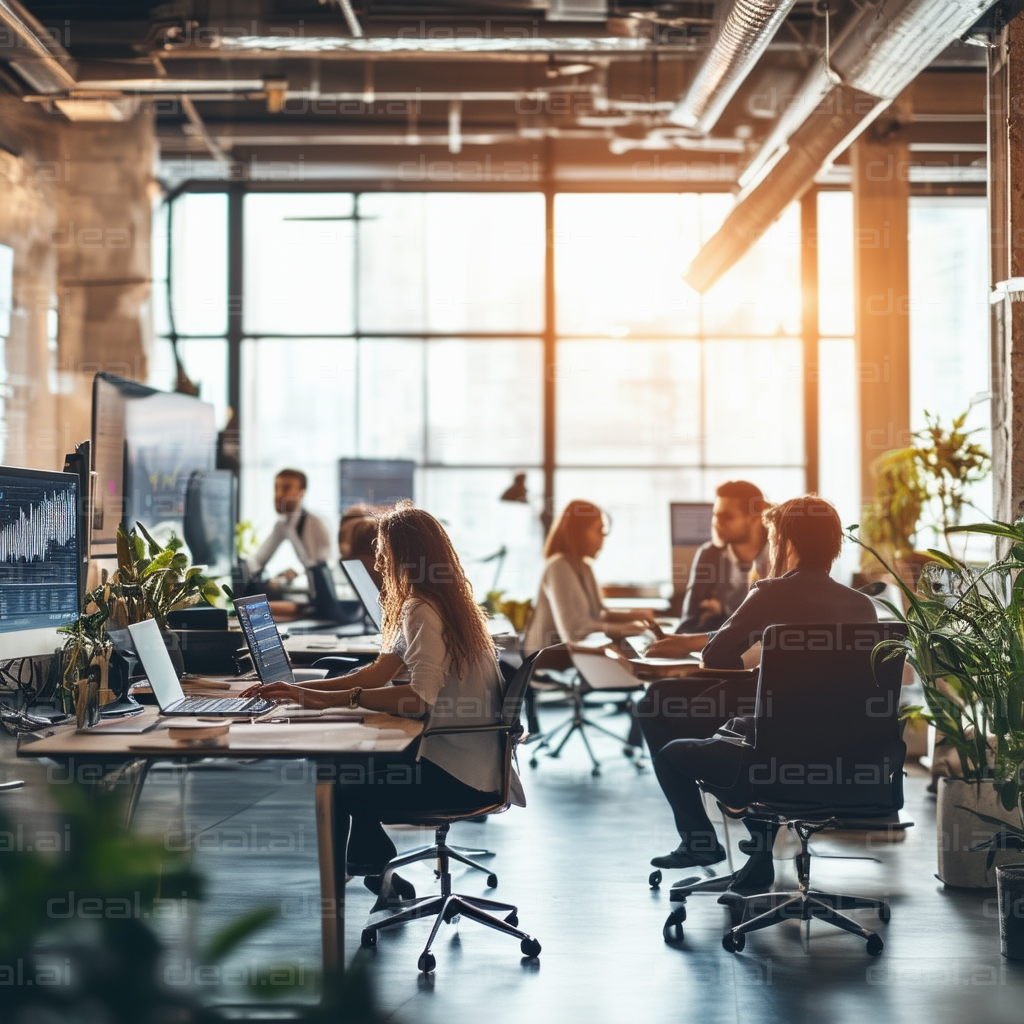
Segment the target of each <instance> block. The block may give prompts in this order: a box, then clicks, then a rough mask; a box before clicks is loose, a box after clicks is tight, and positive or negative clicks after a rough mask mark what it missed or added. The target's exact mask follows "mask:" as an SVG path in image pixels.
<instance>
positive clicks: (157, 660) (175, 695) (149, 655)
mask: <svg viewBox="0 0 1024 1024" xmlns="http://www.w3.org/2000/svg"><path fill="white" fill-rule="evenodd" d="M128 632H129V633H131V636H132V643H133V644H134V645H135V653H136V654H137V655H138V656H139V661H140V662H141V663H142V668H143V670H144V671H145V673H146V676H147V678H148V679H149V685H150V686H151V687H152V688H153V696H154V697H156V702H157V704H158V705H159V706H160V714H162V715H217V716H220V715H223V716H225V717H230V716H236V717H237V716H245V717H248V716H249V715H261V714H263V712H264V711H269V710H270V709H271V708H272V707H273V706H274V705H273V702H271V701H269V700H264V699H263V698H262V697H186V696H185V692H184V691H183V690H182V688H181V683H180V682H178V677H177V675H176V674H175V672H174V665H173V664H172V663H171V656H170V655H169V654H168V653H167V648H166V647H165V646H164V638H163V637H162V636H161V635H160V627H159V626H158V625H157V624H156V620H155V619H146V620H145V621H144V622H134V623H132V625H130V626H129V627H128Z"/></svg>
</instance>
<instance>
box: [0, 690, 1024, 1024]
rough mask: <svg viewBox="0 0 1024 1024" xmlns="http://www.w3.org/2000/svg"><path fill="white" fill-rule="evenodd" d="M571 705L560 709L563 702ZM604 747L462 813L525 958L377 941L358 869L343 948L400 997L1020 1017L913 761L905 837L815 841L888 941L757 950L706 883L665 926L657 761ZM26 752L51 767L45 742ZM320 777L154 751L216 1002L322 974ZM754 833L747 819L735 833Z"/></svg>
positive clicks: (155, 804) (183, 949)
mask: <svg viewBox="0 0 1024 1024" xmlns="http://www.w3.org/2000/svg"><path fill="white" fill-rule="evenodd" d="M563 713H564V712H561V711H559V710H557V709H555V710H549V711H546V712H545V715H549V716H551V718H550V719H549V721H555V716H557V715H561V714H563ZM595 750H596V751H597V753H598V756H599V757H601V758H602V761H603V772H602V774H601V776H600V777H598V778H594V777H592V776H591V774H590V768H589V762H587V761H586V758H585V755H584V754H583V752H582V748H581V747H580V746H579V744H578V741H576V740H574V741H573V743H571V744H570V746H569V748H568V749H567V750H566V752H565V754H564V755H563V757H562V758H561V759H560V760H558V761H552V760H548V759H546V758H542V759H541V762H540V764H539V766H538V767H537V768H536V769H530V768H529V767H527V765H526V763H525V762H526V759H525V758H524V762H523V776H524V783H525V785H526V790H527V797H528V801H529V806H528V807H527V808H526V809H525V810H523V809H517V808H513V809H512V810H511V811H509V812H508V813H506V814H503V815H498V816H494V817H492V818H490V819H489V820H487V821H486V822H485V823H482V824H470V823H462V824H460V825H457V826H456V827H455V828H454V829H453V832H452V841H453V842H455V843H458V844H461V845H478V844H479V845H482V846H486V847H488V848H490V849H491V850H493V851H495V853H496V857H495V858H494V860H493V861H492V862H491V863H492V864H493V866H494V870H495V871H496V872H497V873H498V875H499V878H500V881H499V886H498V888H497V889H496V890H494V892H493V896H494V898H498V899H504V900H508V901H510V902H514V903H516V904H517V905H518V907H519V918H520V922H521V927H523V928H524V930H526V931H528V932H529V933H531V934H533V935H535V936H536V937H537V938H538V939H539V940H540V942H541V943H542V945H543V952H542V953H541V956H540V958H539V960H537V961H524V960H523V959H522V957H521V954H520V951H519V947H518V942H517V941H516V940H514V939H512V938H510V937H507V936H503V935H501V934H499V933H497V932H492V931H490V930H488V929H484V928H481V927H479V926H477V925H475V924H473V923H471V922H466V921H462V922H460V923H459V924H457V925H453V926H444V927H443V928H442V931H441V934H440V936H439V939H438V941H437V942H436V944H435V947H434V952H435V954H436V957H437V969H436V972H435V973H434V974H433V975H432V976H429V977H424V976H421V975H420V974H419V973H418V971H417V969H416V961H417V957H418V955H419V952H420V950H421V948H422V945H423V943H424V942H425V940H426V935H427V931H428V930H429V925H428V924H427V923H426V922H416V923H413V924H410V925H407V926H403V927H399V928H396V929H393V930H391V931H388V932H383V933H381V935H380V938H379V942H378V945H377V947H376V948H375V949H373V950H361V949H360V948H359V936H360V931H361V929H362V926H363V923H364V921H365V917H366V914H367V913H368V911H369V909H370V905H371V903H372V902H373V897H372V896H371V895H370V893H368V892H367V891H366V890H365V889H364V888H363V887H362V885H361V884H360V882H359V880H356V881H353V882H351V883H350V884H349V885H348V888H347V921H346V935H347V958H348V960H349V963H352V962H356V963H362V964H365V965H366V966H367V967H368V968H369V970H370V972H371V975H372V977H373V978H374V982H375V986H376V989H377V993H378V1000H379V1002H380V1004H381V1007H382V1009H383V1010H384V1011H385V1012H386V1013H387V1014H388V1015H390V1016H392V1017H393V1019H395V1020H398V1021H416V1022H419V1024H435V1022H436V1024H463V1022H465V1024H470V1022H473V1024H476V1022H478V1021H480V1020H481V1019H482V1018H490V1019H491V1020H493V1021H513V1020H534V1021H555V1020H558V1021H561V1020H586V1021H588V1022H593V1024H603V1022H609V1024H611V1022H613V1021H614V1022H618V1021H622V1020H631V1019H646V1020H650V1021H655V1022H657V1021H670V1020H671V1021H676V1020H678V1019H679V1018H680V1016H684V1017H685V1018H686V1019H692V1020H698V1021H701V1022H707V1021H714V1022H718V1021H722V1022H725V1021H729V1022H732V1021H736V1022H739V1021H744V1022H746V1021H750V1020H757V1021H765V1022H780V1024H781V1022H786V1024H794V1022H802V1021H815V1022H817V1021H824V1020H827V1021H830V1022H833V1024H845V1022H850V1024H853V1022H857V1024H860V1022H863V1021H908V1022H909V1021H913V1022H917V1021H920V1020H927V1021H929V1022H939V1024H944V1022H950V1024H952V1022H957V1024H960V1022H963V1021H966V1020H970V1019H971V1018H974V1017H977V1018H982V1017H983V1018H984V1020H985V1022H986V1024H1003V1022H1010V1021H1014V1022H1019V1021H1020V1020H1021V1019H1022V1018H1024V1011H1022V1009H1021V1006H1022V1005H1024V963H1016V962H1012V961H1006V960H1003V959H1002V958H1001V957H1000V955H999V937H998V920H997V917H996V914H995V894H994V892H993V893H969V892H956V891H951V890H946V889H945V888H944V887H943V886H942V884H941V883H940V882H938V881H937V880H936V879H935V877H934V872H935V804H934V798H933V797H930V796H928V795H927V794H926V792H925V786H926V783H927V780H926V778H925V777H924V776H923V774H922V773H920V770H919V769H918V771H917V773H915V774H914V775H913V776H912V777H911V778H910V779H909V780H908V785H907V798H908V799H907V807H906V810H905V812H904V814H905V816H906V817H908V818H911V819H912V820H913V821H915V822H916V826H915V827H914V828H912V829H910V830H909V831H908V832H907V834H906V840H905V841H904V842H900V843H891V844H888V843H874V844H871V848H870V850H869V849H867V845H868V844H867V843H866V841H865V840H864V839H863V838H860V839H857V838H850V837H846V838H842V839H840V838H838V837H832V838H827V837H825V838H819V839H818V840H817V841H816V843H815V848H816V850H818V851H819V852H822V853H830V854H847V855H850V856H858V855H860V856H863V855H864V854H865V853H870V855H871V856H873V857H876V858H878V861H880V863H876V862H873V861H863V860H825V859H821V860H817V861H816V862H815V863H814V866H813V869H812V881H813V882H814V883H815V884H816V885H817V886H818V887H820V888H823V889H832V890H839V891H846V892H850V893H862V894H865V895H872V896H884V897H886V898H888V899H890V900H891V902H892V920H891V922H890V923H889V924H888V925H876V924H875V923H872V922H874V917H873V915H872V914H871V912H865V911H861V912H857V913H858V914H863V915H864V921H865V923H866V924H867V925H868V927H873V928H875V927H877V929H878V930H879V932H880V933H881V934H882V935H883V937H884V939H885V944H886V946H885V950H884V952H883V953H882V955H881V956H880V957H877V958H872V957H869V956H867V955H866V953H865V950H864V942H863V940H861V939H859V938H857V937H855V936H851V935H848V934H846V933H843V932H840V931H839V930H837V929H833V928H832V927H830V926H828V925H825V924H820V923H816V924H814V925H812V928H811V938H810V943H809V945H806V944H805V943H804V940H803V932H802V929H801V928H800V926H799V925H798V924H796V923H795V922H794V923H786V924H784V925H782V926H779V927H776V928H773V929H770V930H769V931H766V932H760V933H758V934H756V935H754V936H752V937H751V938H750V939H749V940H748V942H747V945H746V949H745V950H744V951H743V953H741V954H730V953H727V952H726V951H725V950H723V949H722V946H721V936H722V933H723V930H724V928H725V925H726V920H727V918H726V914H725V911H724V909H723V908H721V907H719V906H718V905H717V904H716V903H715V902H714V898H713V897H703V898H693V899H691V900H690V904H689V913H688V919H687V922H686V925H685V937H684V940H683V942H682V943H681V944H679V945H676V946H670V945H667V944H666V943H665V942H664V941H663V939H662V924H663V922H664V920H665V917H666V915H667V913H668V911H669V910H670V909H671V907H670V904H669V901H668V885H669V884H670V882H671V881H673V880H674V879H675V878H676V877H680V876H681V875H682V873H681V872H680V873H671V872H668V873H666V875H667V877H666V881H665V885H664V887H663V888H662V889H661V890H660V891H652V890H651V889H649V887H648V885H647V877H648V873H649V871H650V867H649V865H648V860H649V858H650V857H651V856H652V855H653V854H656V853H662V852H665V851H667V850H669V849H671V848H672V847H673V846H674V845H675V843H676V842H677V839H676V837H675V834H674V830H673V828H672V823H671V819H670V816H669V813H668V809H667V805H666V804H665V802H664V800H663V798H662V796H661V793H660V790H659V788H658V786H657V782H656V780H655V778H654V776H653V773H652V772H651V771H650V770H647V771H642V772H639V771H637V770H636V768H635V767H634V766H633V765H632V764H631V763H630V762H629V761H627V760H626V759H625V758H624V757H622V756H621V753H620V751H619V749H618V748H617V746H616V744H615V743H614V742H613V741H611V740H607V739H597V740H595ZM16 770H17V771H18V772H19V773H20V774H21V775H23V776H28V777H30V778H34V777H38V775H39V774H40V773H39V771H38V769H37V768H36V766H34V765H32V764H30V763H29V764H24V765H18V766H17V768H16ZM8 773H9V774H10V770H9V772H8ZM37 785H38V784H37V783H31V784H30V786H29V787H26V789H25V790H23V791H20V792H19V793H17V794H8V796H14V797H16V798H17V799H18V800H19V803H20V804H22V805H23V806H24V809H25V813H26V814H30V813H32V811H31V810H30V807H31V806H36V807H38V805H39V804H38V795H36V796H33V792H35V793H36V794H37V793H38V790H37V788H36V787H37ZM312 795H313V790H312V783H311V781H310V778H309V773H308V771H307V770H305V769H304V767H303V766H302V764H301V763H299V762H261V763H256V764H251V765H246V766H239V767H216V766H211V767H206V766H202V767H199V768H196V769H193V770H191V771H189V772H188V774H187V775H183V774H182V773H181V772H180V770H178V769H174V768H171V767H167V768H166V769H158V770H155V771H154V772H152V773H151V775H150V778H149V780H148V781H147V783H146V787H145V789H144V792H143V796H142V800H141V802H140V806H139V811H138V815H137V818H136V827H137V828H140V829H146V830H147V831H153V832H158V833H162V834H163V835H164V836H165V842H166V843H167V844H168V845H169V846H175V847H180V846H183V845H185V844H191V846H192V849H193V850H194V857H195V864H196V866H197V867H199V868H200V869H201V870H202V871H203V872H204V874H205V875H206V877H207V879H208V891H209V897H208V899H207V900H206V901H205V903H204V904H203V905H202V906H201V907H198V908H197V909H196V910H194V911H193V912H192V913H191V914H190V916H189V919H188V920H186V921H185V922H175V923H172V924H170V925H169V926H168V937H169V939H170V941H171V952H170V954H169V958H168V963H167V970H168V972H169V973H168V977H169V978H171V979H173V980H174V981H175V982H176V983H180V982H182V981H188V982H189V983H191V984H194V985H197V987H199V988H200V989H201V990H202V991H203V992H204V993H208V998H209V999H210V1000H211V1001H213V1002H218V1003H221V1002H224V1003H232V1002H236V1001H237V1000H238V999H239V996H240V992H241V989H240V987H239V985H238V983H239V982H243V981H244V980H245V979H246V978H247V977H249V976H252V975H254V974H255V973H257V972H259V971H261V970H265V969H266V968H267V967H269V966H271V965H275V964H278V965H289V970H290V972H291V973H290V974H288V973H282V974H281V975H279V977H281V978H283V979H286V980H287V979H288V978H292V979H293V980H296V981H304V982H306V983H307V985H309V986H315V983H316V971H317V969H318V967H319V962H320V931H319V916H318V915H319V906H318V898H319V887H318V881H317V851H316V829H315V822H314V817H313V799H312ZM741 834H743V833H742V830H741V829H737V828H736V827H735V826H734V827H733V829H732V832H731V838H732V842H733V843H735V841H736V840H737V839H738V838H740V836H741ZM393 835H394V837H395V840H396V842H397V843H398V845H399V848H400V849H401V848H405V847H410V846H413V845H419V844H420V843H422V842H426V841H429V838H430V836H429V833H424V832H422V831H417V830H408V829H404V830H396V831H394V833H393ZM777 852H778V851H777ZM776 868H777V873H778V875H779V877H780V878H781V879H787V880H791V879H792V878H793V870H792V864H791V863H790V862H788V861H779V862H777V864H776ZM407 877H408V878H409V879H410V880H412V881H413V882H414V884H415V885H416V887H417V889H418V891H419V892H420V893H421V894H424V893H427V892H429V891H430V890H431V888H432V885H433V884H434V880H433V875H432V872H431V871H430V870H429V869H428V868H426V867H424V866H415V867H413V868H411V869H410V870H409V871H408V874H407ZM455 889H456V891H463V892H466V893H467V894H474V893H475V894H479V895H485V894H488V895H489V894H490V893H489V892H488V890H487V889H486V885H485V879H484V876H483V875H482V874H478V873H476V872H466V873H461V872H460V873H458V874H456V877H455ZM268 904H269V905H272V906H274V907H276V908H277V910H278V911H279V916H278V918H277V920H276V921H275V922H274V923H273V924H271V925H270V926H269V927H267V928H266V929H265V930H264V931H263V932H262V933H260V934H259V935H258V936H256V937H254V938H253V939H251V940H250V941H248V942H247V943H246V944H245V946H244V947H242V948H241V949H240V950H239V951H238V952H237V953H236V954H235V955H233V956H232V958H231V959H230V960H229V961H227V962H226V963H225V964H224V965H223V968H222V969H221V971H220V972H219V973H217V974H215V975H213V976H204V975H202V974H200V973H199V972H197V971H196V969H195V965H194V961H192V962H190V961H189V957H190V955H191V954H192V952H193V951H194V949H196V948H197V947H198V942H199V940H200V939H201V938H202V936H204V935H207V934H210V933H212V931H213V930H214V929H216V928H217V927H219V926H220V925H222V924H224V923H226V922H227V921H229V920H231V919H232V918H233V917H236V916H237V915H239V914H241V913H243V912H244V911H246V910H249V909H251V908H252V907H254V906H257V905H268ZM307 998H312V996H309V997H307ZM292 1001H293V1002H295V1001H304V999H303V997H301V996H297V997H296V996H293V998H292ZM225 1009H227V1008H226V1007H225ZM228 1012H229V1013H230V1015H232V1016H235V1015H236V1011H228ZM240 1015H241V1016H248V1015H249V1014H248V1013H245V1012H242V1013H241V1014H240ZM264 1019H265V1018H264Z"/></svg>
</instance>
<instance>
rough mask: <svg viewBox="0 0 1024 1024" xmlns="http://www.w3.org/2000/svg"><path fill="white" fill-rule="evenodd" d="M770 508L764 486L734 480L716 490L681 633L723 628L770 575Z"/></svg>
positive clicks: (678, 630) (685, 599)
mask: <svg viewBox="0 0 1024 1024" xmlns="http://www.w3.org/2000/svg"><path fill="white" fill-rule="evenodd" d="M767 507H768V502H766V501H765V500H764V495H763V494H762V493H761V490H760V488H759V487H757V486H756V485H755V484H752V483H750V482H749V481H747V480H729V481H727V482H726V483H724V484H722V485H721V486H720V487H719V488H718V489H717V490H716V491H715V504H714V508H713V509H712V513H711V536H712V540H710V541H709V542H708V543H707V544H705V545H703V547H701V548H699V549H698V550H697V555H696V557H695V558H694V561H693V568H692V569H691V570H690V581H689V583H688V584H687V587H686V597H685V598H684V599H683V618H682V621H681V622H680V623H679V628H678V629H677V630H676V632H677V633H706V632H707V631H708V630H710V629H717V628H718V627H719V626H720V625H722V623H723V622H725V620H726V619H727V618H729V616H730V615H732V613H733V612H734V611H736V609H737V608H739V606H740V605H741V604H742V603H743V599H744V598H745V597H746V596H747V591H748V590H749V589H750V585H751V584H752V583H753V582H754V581H755V580H759V579H763V578H764V577H765V576H766V575H767V573H768V543H767V533H766V532H765V528H764V524H763V523H762V522H761V513H762V512H763V511H764V510H765V509H766V508H767Z"/></svg>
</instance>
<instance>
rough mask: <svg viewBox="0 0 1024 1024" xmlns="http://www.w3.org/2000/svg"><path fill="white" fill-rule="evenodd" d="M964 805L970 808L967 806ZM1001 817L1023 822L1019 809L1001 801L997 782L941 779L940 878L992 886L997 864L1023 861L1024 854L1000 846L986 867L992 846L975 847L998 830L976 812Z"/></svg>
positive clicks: (937, 818) (979, 886) (968, 886)
mask: <svg viewBox="0 0 1024 1024" xmlns="http://www.w3.org/2000/svg"><path fill="white" fill-rule="evenodd" d="M963 808H967V810H964V809H963ZM974 811H980V812H981V813H982V814H987V815H989V816H990V817H993V818H999V819H1001V820H1002V821H1005V822H1006V823H1007V824H1008V825H1018V826H1019V825H1020V816H1019V815H1018V813H1017V811H1016V810H1012V811H1008V810H1006V809H1005V808H1004V807H1003V805H1002V804H1001V803H1000V802H999V794H998V793H997V792H996V787H995V784H994V783H992V782H991V781H985V782H982V783H980V784H978V783H975V782H965V781H964V780H963V779H939V794H938V802H937V805H936V809H935V823H936V826H937V833H938V836H937V838H938V852H939V871H938V876H939V880H940V881H942V882H944V883H945V884H946V885H951V886H955V887H957V888H960V889H992V888H994V887H995V884H996V872H995V868H996V867H997V866H1002V865H1004V864H1013V863H1015V862H1019V860H1020V854H1019V853H1017V852H1015V851H1013V850H1000V851H999V852H998V853H997V854H996V859H995V862H994V865H993V867H992V868H988V867H986V863H985V862H986V860H987V858H988V853H989V851H988V850H972V847H975V846H978V845H979V844H981V843H984V842H985V841H986V840H987V839H990V838H991V837H992V834H993V833H994V832H995V831H996V830H995V829H994V828H993V827H992V826H991V825H987V824H986V823H985V822H983V821H982V820H981V819H980V818H978V817H977V815H975V814H974V813H973V812H974Z"/></svg>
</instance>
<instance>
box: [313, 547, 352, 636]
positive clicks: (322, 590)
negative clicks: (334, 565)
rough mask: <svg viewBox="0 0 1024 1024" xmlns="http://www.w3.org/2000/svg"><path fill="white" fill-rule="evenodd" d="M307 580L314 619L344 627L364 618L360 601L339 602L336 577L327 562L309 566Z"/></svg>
mask: <svg viewBox="0 0 1024 1024" xmlns="http://www.w3.org/2000/svg"><path fill="white" fill-rule="evenodd" d="M306 578H307V579H308V580H309V590H310V595H309V596H310V601H311V602H312V605H313V616H314V618H317V619H327V620H328V621H330V622H337V623H339V624H340V625H343V626H344V625H349V624H350V623H353V622H358V621H359V620H360V619H361V618H362V617H363V606H362V605H361V604H360V603H359V602H358V601H341V600H339V598H338V592H337V590H335V587H334V577H333V576H332V575H331V570H330V567H329V566H328V565H327V563H326V562H317V563H316V564H315V565H307V566H306Z"/></svg>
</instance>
